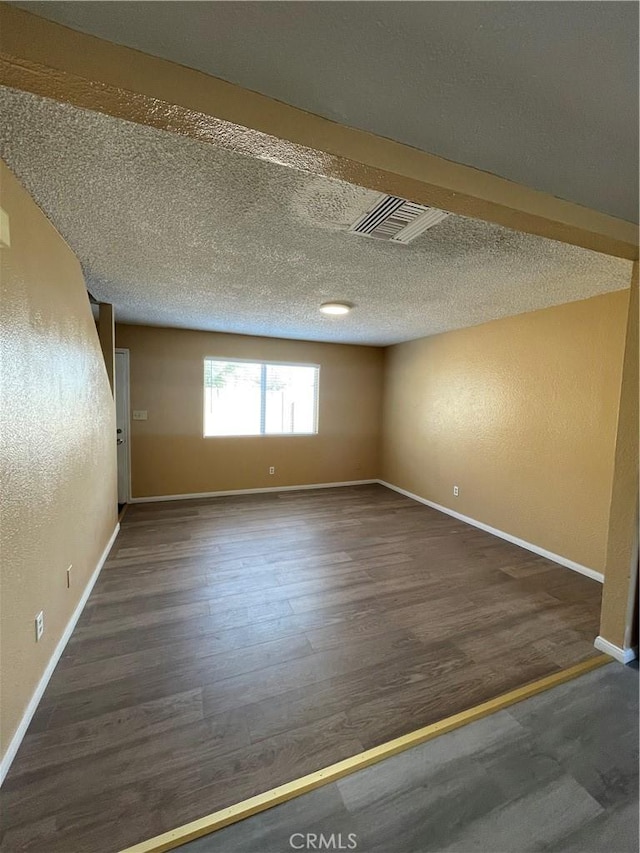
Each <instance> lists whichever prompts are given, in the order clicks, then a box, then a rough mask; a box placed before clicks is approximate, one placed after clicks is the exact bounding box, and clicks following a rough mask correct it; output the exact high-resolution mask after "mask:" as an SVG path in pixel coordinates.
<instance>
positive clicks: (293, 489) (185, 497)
mask: <svg viewBox="0 0 640 853" xmlns="http://www.w3.org/2000/svg"><path fill="white" fill-rule="evenodd" d="M378 482H380V481H379V480H345V481H344V482H342V483H305V484H304V485H301V486H267V487H265V488H263V489H231V490H230V491H226V492H193V493H192V494H186V495H154V496H153V497H148V498H131V499H130V500H129V503H132V504H145V503H153V502H155V501H191V500H196V499H199V498H226V497H232V496H233V495H261V494H265V493H266V492H299V491H302V490H303V489H338V488H340V487H342V486H370V485H371V484H372V483H378Z"/></svg>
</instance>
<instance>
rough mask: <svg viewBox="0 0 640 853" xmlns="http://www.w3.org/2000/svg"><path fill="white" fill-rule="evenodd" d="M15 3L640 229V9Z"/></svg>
mask: <svg viewBox="0 0 640 853" xmlns="http://www.w3.org/2000/svg"><path fill="white" fill-rule="evenodd" d="M16 5H19V6H22V7H24V8H26V9H28V10H29V11H31V12H35V13H36V14H39V15H42V16H44V17H47V18H51V19H53V20H57V21H59V22H61V23H64V24H66V25H68V26H71V27H74V28H75V29H79V30H83V31H85V32H89V33H92V34H94V35H98V36H100V37H102V38H105V39H109V40H110V41H114V42H117V43H120V44H124V45H128V46H129V47H135V48H138V49H140V50H143V51H145V52H147V53H151V54H155V55H157V56H161V57H164V58H166V59H170V60H173V61H175V62H179V63H181V64H183V65H187V66H190V67H193V68H197V69H200V70H202V71H205V72H207V73H209V74H213V75H214V76H217V77H222V78H223V79H225V80H230V81H231V82H233V83H238V84H240V85H241V86H244V87H246V88H248V89H253V90H255V91H258V92H262V93H263V94H266V95H270V96H271V97H273V98H277V99H278V100H280V101H284V102H285V103H288V104H293V105H294V106H297V107H301V108H303V109H306V110H308V111H309V112H313V113H317V114H318V115H322V116H326V117H327V118H330V119H333V120H335V121H338V122H340V123H342V124H347V125H350V126H352V127H357V128H361V129H363V130H369V131H372V132H374V133H377V134H380V135H381V136H386V137H389V138H390V139H396V140H399V141H401V142H405V143H407V144H409V145H413V146H414V147H416V148H420V149H422V150H423V151H428V152H430V153H432V154H438V155H440V156H442V157H445V158H447V159H449V160H453V161H455V162H459V163H466V164H468V165H471V166H475V167H476V168H479V169H482V170H484V171H488V172H493V173H495V174H497V175H501V176H503V177H506V178H509V179H511V180H513V181H517V182H518V183H522V184H525V185H526V186H530V187H534V188H535V189H538V190H543V191H545V192H549V193H551V194H553V195H556V196H559V197H560V198H565V199H568V200H570V201H574V202H577V203H578V204H582V205H586V206H587V207H592V208H594V209H596V210H601V211H604V212H605V213H609V214H612V215H613V216H618V217H620V218H622V219H628V220H630V221H634V222H637V221H638V8H639V7H638V4H637V3H634V2H624V0H623V2H615V0H613V1H612V2H609V0H607V2H553V3H551V2H511V3H508V2H473V3H464V4H461V3H459V2H421V3H420V2H414V3H408V2H404V3H403V2H374V3H371V2H357V3H353V2H351V3H349V2H329V3H327V2H309V0H307V2H304V3H290V2H284V3H283V2H268V3H267V2H224V3H222V2H218V3H182V2H159V3H158V2H145V3H136V2H133V3H132V2H124V3H122V2H109V3H95V2H32V3H29V2H27V3H17V4H16Z"/></svg>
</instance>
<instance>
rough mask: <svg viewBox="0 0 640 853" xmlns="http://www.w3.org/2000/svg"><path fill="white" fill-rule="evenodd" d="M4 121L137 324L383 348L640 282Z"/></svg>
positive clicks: (486, 229) (3, 135) (458, 222)
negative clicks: (360, 231)
mask: <svg viewBox="0 0 640 853" xmlns="http://www.w3.org/2000/svg"><path fill="white" fill-rule="evenodd" d="M0 110H1V112H2V115H3V122H2V126H1V127H0V155H1V156H2V157H3V159H4V160H5V161H6V162H7V163H8V165H9V166H10V168H11V169H13V171H14V172H15V173H16V174H17V175H18V177H19V178H20V180H21V181H22V182H23V184H24V185H25V186H26V187H27V189H28V190H29V191H30V192H31V194H32V195H33V196H34V197H35V199H36V201H37V202H38V204H39V205H40V206H41V207H42V209H43V210H44V211H45V212H46V214H47V215H48V216H49V217H50V219H51V220H52V222H53V223H54V224H55V225H56V227H57V228H58V229H59V231H60V232H61V233H62V235H63V236H64V237H65V238H66V240H67V241H68V243H69V244H70V245H71V247H72V248H73V249H74V250H75V252H76V253H77V255H78V257H79V258H80V260H81V262H82V265H83V268H84V271H85V275H86V278H87V286H88V288H89V290H90V291H91V292H92V293H93V294H94V295H95V296H96V297H97V298H99V299H101V300H102V301H107V302H113V303H114V304H115V306H116V315H117V317H118V319H119V320H121V321H124V322H130V323H145V324H154V325H166V326H182V327H187V328H196V329H210V330H217V331H226V332H239V333H245V334H256V335H269V336H277V337H290V338H303V339H309V340H325V341H341V342H345V343H368V344H382V345H384V344H390V343H396V342H398V341H402V340H409V339H412V338H417V337H421V336H424V335H430V334H434V333H437V332H442V331H447V330H449V329H455V328H460V327H463V326H470V325H474V324H477V323H482V322H484V321H487V320H491V319H495V318H498V317H503V316H506V315H509V314H517V313H521V312H524V311H530V310H533V309H536V308H542V307H546V306H548V305H554V304H559V303H562V302H568V301H571V300H576V299H582V298H586V297H589V296H593V295H595V294H598V293H603V292H606V291H611V290H618V289H621V288H624V287H627V286H628V284H629V279H630V270H631V264H630V262H628V261H624V260H620V259H614V258H610V257H608V256H605V255H600V254H597V253H595V252H590V251H588V250H586V249H580V248H577V247H574V246H567V245H564V244H561V243H556V242H554V241H551V240H546V239H544V238H541V237H534V236H531V235H525V234H520V233H518V232H514V231H509V230H507V229H505V228H502V227H500V226H498V225H492V224H489V223H485V222H480V221H477V220H472V219H467V218H464V217H460V216H454V215H452V216H450V217H448V218H447V219H446V220H445V221H444V222H441V223H440V224H439V225H437V226H436V227H434V228H433V229H432V230H430V231H427V232H426V233H425V234H423V235H421V236H420V237H418V238H417V240H416V241H415V242H413V243H412V244H411V245H410V246H408V247H404V246H397V245H392V244H388V243H382V242H377V241H374V240H371V239H367V238H363V237H358V236H354V235H352V234H349V233H347V232H346V228H347V226H348V225H350V224H351V223H352V222H353V221H354V220H355V219H356V218H357V217H358V216H359V215H360V214H361V213H362V212H363V211H364V210H365V209H366V208H367V206H368V205H369V204H370V203H371V201H372V200H373V199H375V198H377V194H375V193H371V192H370V191H369V190H365V189H362V188H359V187H355V186H352V185H350V184H347V183H344V182H341V181H335V180H329V179H326V178H318V177H315V176H310V175H307V174H303V173H300V172H296V171H293V170H291V169H288V168H286V167H284V166H281V165H278V164H274V163H269V162H265V161H262V160H254V159H251V158H249V157H246V156H244V155H240V154H235V153H232V152H229V151H225V150H222V149H217V148H216V147H214V146H213V145H208V144H204V143H199V142H195V141H193V140H190V139H187V138H184V137H181V136H177V135H173V134H170V133H166V132H164V131H159V130H154V129H152V128H149V127H146V126H142V125H136V124H131V123H129V122H124V121H121V120H118V119H114V118H111V117H109V116H105V115H101V114H98V113H93V112H90V111H86V110H80V109H76V108H74V107H71V106H68V105H62V104H58V103H56V102H54V101H50V100H47V99H44V98H39V97H37V96H35V95H28V94H24V93H19V92H15V91H13V90H10V89H6V88H5V89H0ZM334 299H338V300H347V301H349V302H353V303H354V304H355V308H354V310H353V312H352V313H351V314H350V315H349V316H348V317H345V318H328V317H324V316H323V315H321V314H320V313H319V312H318V306H319V305H320V303H322V302H325V301H328V300H334Z"/></svg>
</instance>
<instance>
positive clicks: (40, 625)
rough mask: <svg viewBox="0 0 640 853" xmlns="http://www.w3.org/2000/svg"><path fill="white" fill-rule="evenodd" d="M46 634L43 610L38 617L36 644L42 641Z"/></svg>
mask: <svg viewBox="0 0 640 853" xmlns="http://www.w3.org/2000/svg"><path fill="white" fill-rule="evenodd" d="M43 634H44V611H43V610H41V611H40V613H38V615H37V616H36V643H37V642H39V641H40V640H41V639H42V635H43Z"/></svg>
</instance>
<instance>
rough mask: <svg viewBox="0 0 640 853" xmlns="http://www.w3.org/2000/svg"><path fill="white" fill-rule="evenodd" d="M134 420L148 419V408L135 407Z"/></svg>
mask: <svg viewBox="0 0 640 853" xmlns="http://www.w3.org/2000/svg"><path fill="white" fill-rule="evenodd" d="M133 420H134V421H146V420H147V410H146V409H134V411H133Z"/></svg>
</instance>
